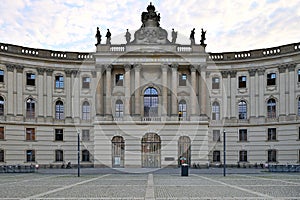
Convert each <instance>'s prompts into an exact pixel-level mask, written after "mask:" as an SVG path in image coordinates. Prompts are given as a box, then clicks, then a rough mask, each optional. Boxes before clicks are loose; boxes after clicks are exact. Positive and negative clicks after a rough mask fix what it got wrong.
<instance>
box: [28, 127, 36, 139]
mask: <svg viewBox="0 0 300 200" xmlns="http://www.w3.org/2000/svg"><path fill="white" fill-rule="evenodd" d="M26 140H29V141H34V140H35V128H26Z"/></svg>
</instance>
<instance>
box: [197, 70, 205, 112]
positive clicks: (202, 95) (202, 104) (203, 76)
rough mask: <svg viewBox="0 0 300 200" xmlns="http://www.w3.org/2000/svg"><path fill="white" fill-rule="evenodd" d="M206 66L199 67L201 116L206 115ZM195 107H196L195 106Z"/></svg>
mask: <svg viewBox="0 0 300 200" xmlns="http://www.w3.org/2000/svg"><path fill="white" fill-rule="evenodd" d="M205 69H206V67H203V66H202V67H201V77H200V80H201V88H200V94H201V99H200V101H201V105H200V115H201V116H202V117H207V96H208V90H207V85H206V70H205ZM195 108H196V107H195ZM197 110H198V109H197Z"/></svg>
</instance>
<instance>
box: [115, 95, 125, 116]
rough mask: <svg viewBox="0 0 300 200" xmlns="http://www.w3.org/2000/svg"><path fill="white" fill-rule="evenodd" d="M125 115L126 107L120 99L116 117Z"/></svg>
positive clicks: (117, 102)
mask: <svg viewBox="0 0 300 200" xmlns="http://www.w3.org/2000/svg"><path fill="white" fill-rule="evenodd" d="M123 114H124V105H123V102H122V101H121V100H120V99H118V100H117V101H116V112H115V117H123Z"/></svg>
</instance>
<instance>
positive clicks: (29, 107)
mask: <svg viewBox="0 0 300 200" xmlns="http://www.w3.org/2000/svg"><path fill="white" fill-rule="evenodd" d="M34 117H35V101H34V100H33V99H32V98H28V99H27V100H26V118H34Z"/></svg>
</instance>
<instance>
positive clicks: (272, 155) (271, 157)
mask: <svg viewBox="0 0 300 200" xmlns="http://www.w3.org/2000/svg"><path fill="white" fill-rule="evenodd" d="M268 162H277V151H276V150H275V149H269V150H268Z"/></svg>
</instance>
